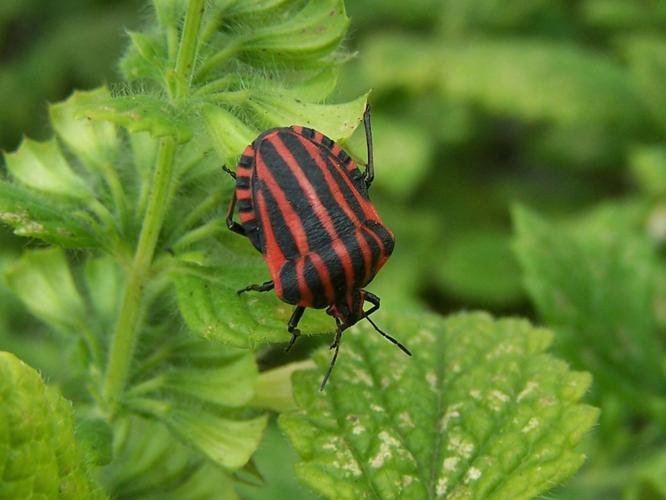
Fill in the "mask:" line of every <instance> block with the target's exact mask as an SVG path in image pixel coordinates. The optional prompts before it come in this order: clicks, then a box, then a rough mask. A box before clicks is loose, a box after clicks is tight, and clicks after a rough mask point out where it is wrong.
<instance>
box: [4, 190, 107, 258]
mask: <svg viewBox="0 0 666 500" xmlns="http://www.w3.org/2000/svg"><path fill="white" fill-rule="evenodd" d="M63 205H64V206H66V207H67V208H70V206H69V205H68V204H66V203H64V204H63ZM0 222H3V223H5V224H7V225H9V226H11V227H13V228H14V233H15V234H17V235H19V236H25V237H30V238H37V239H40V240H43V241H47V242H49V243H55V244H58V245H62V246H64V247H67V248H89V247H95V246H97V245H98V242H99V241H104V239H103V237H101V236H100V235H99V233H98V229H97V227H96V223H95V221H94V220H93V219H92V218H91V217H89V216H87V214H85V212H84V211H83V210H76V209H72V210H63V206H62V205H59V204H58V203H56V202H55V201H54V200H49V199H47V198H45V197H44V196H42V195H41V194H39V193H37V192H35V191H31V190H28V189H25V188H23V187H20V186H18V185H16V184H13V183H10V182H7V181H5V180H3V179H0Z"/></svg>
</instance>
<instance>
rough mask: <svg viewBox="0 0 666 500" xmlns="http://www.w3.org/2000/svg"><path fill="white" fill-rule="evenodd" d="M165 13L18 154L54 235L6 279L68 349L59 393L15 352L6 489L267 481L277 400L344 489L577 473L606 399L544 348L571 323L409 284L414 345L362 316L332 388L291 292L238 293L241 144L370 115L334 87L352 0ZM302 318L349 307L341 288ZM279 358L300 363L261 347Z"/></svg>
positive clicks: (23, 214) (476, 488)
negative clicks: (334, 99)
mask: <svg viewBox="0 0 666 500" xmlns="http://www.w3.org/2000/svg"><path fill="white" fill-rule="evenodd" d="M153 14H154V17H153V19H152V20H151V21H150V22H149V24H148V25H147V26H146V27H145V29H144V30H143V31H141V32H131V33H130V34H129V37H130V39H131V44H130V46H129V48H128V50H127V52H126V54H125V56H124V57H123V59H122V61H121V63H120V71H121V74H122V76H123V80H124V82H125V83H124V86H123V87H121V88H117V89H114V91H113V92H110V91H109V90H107V89H106V88H99V89H96V90H93V91H87V92H75V93H74V94H73V95H72V96H71V97H70V98H69V99H67V100H66V101H64V102H62V103H58V104H54V105H52V106H51V107H50V110H49V111H50V118H51V124H52V127H53V131H54V136H53V138H51V139H49V140H47V141H44V142H37V141H33V140H30V139H26V140H24V141H23V143H22V144H21V146H20V147H19V149H18V150H17V151H16V152H14V153H10V154H7V155H6V156H5V160H6V166H7V170H8V173H9V176H8V178H5V179H2V180H0V221H2V222H4V223H5V224H7V225H9V226H11V227H13V228H14V232H15V233H16V234H17V235H20V236H23V237H26V238H30V239H31V240H33V241H36V242H40V243H38V244H34V245H32V246H31V248H28V249H26V250H24V251H23V252H22V255H21V256H20V257H18V258H16V259H12V260H13V261H12V262H11V263H10V264H7V265H6V273H5V278H6V284H7V286H8V288H9V289H10V290H11V291H12V293H13V296H14V297H15V298H17V299H18V300H20V302H22V304H23V305H24V306H25V308H26V309H27V310H28V311H29V312H30V313H31V315H32V316H33V317H35V318H37V319H39V320H40V321H41V322H42V323H43V324H44V325H46V326H47V328H48V329H49V330H50V331H51V332H52V333H53V344H54V345H55V346H56V348H57V352H59V353H60V354H61V355H62V356H63V360H66V361H67V370H66V375H63V373H62V371H61V372H58V371H57V370H55V369H54V367H50V368H51V369H54V371H53V381H54V382H57V383H58V384H59V385H60V390H61V393H62V395H61V394H59V393H58V389H57V388H55V387H48V386H45V385H44V383H43V381H42V380H40V378H39V376H38V375H37V374H36V373H35V372H34V370H32V369H30V368H28V367H27V366H25V365H24V364H22V362H20V361H18V360H17V358H16V357H14V356H13V355H11V354H2V356H0V371H1V372H2V373H3V376H2V377H1V378H0V394H2V397H3V405H2V406H1V407H0V465H2V467H1V468H0V471H2V475H0V496H3V497H4V496H12V495H16V494H21V495H25V496H29V495H31V494H34V495H37V494H42V493H43V494H45V495H47V496H48V495H51V496H53V495H55V494H56V493H55V492H56V491H58V492H59V494H60V495H63V496H65V497H70V498H82V497H87V496H88V497H89V496H92V495H99V496H105V495H108V496H112V497H114V498H116V497H117V498H141V497H145V498H151V497H152V498H154V497H160V498H165V497H170V498H230V497H233V496H234V495H235V494H236V493H235V491H236V488H238V487H239V486H238V484H239V483H241V482H251V483H256V482H259V483H261V480H262V470H261V469H257V467H256V466H255V464H254V463H253V461H252V456H253V454H254V452H255V451H256V450H257V448H258V447H259V445H260V443H261V441H262V436H263V433H264V430H265V427H266V424H267V420H268V412H269V411H273V412H278V413H280V414H281V417H280V425H281V426H282V428H283V429H284V430H285V431H286V433H287V434H288V435H289V437H290V439H291V440H292V442H293V443H294V447H295V448H296V451H297V452H298V453H299V455H300V459H301V462H299V464H298V465H297V473H298V476H299V477H300V478H301V479H302V480H303V481H304V483H305V484H307V485H309V486H311V487H312V488H313V489H315V490H316V491H318V492H319V493H322V494H325V495H327V496H330V497H343V498H358V497H359V496H380V497H384V496H385V497H395V496H400V495H401V494H403V493H404V494H405V495H408V496H413V497H414V498H428V497H434V496H442V495H445V494H449V495H454V496H458V497H481V496H484V497H496V498H502V497H506V496H507V495H509V496H511V497H513V498H527V497H531V496H534V495H537V494H539V493H541V492H543V491H546V490H548V489H550V488H552V487H553V486H554V485H556V484H558V483H559V482H561V481H563V480H565V479H566V478H568V477H569V476H571V475H572V474H573V473H574V472H575V470H576V469H577V468H578V467H579V466H580V465H581V463H582V461H583V457H584V454H583V452H582V451H580V450H577V449H576V447H577V445H578V443H579V442H580V440H581V438H582V436H583V435H584V434H585V432H586V431H587V430H588V429H589V428H590V427H591V426H592V425H593V423H594V422H595V420H596V417H597V411H596V409H594V408H592V407H590V406H587V405H584V404H581V403H580V399H581V397H582V396H583V394H584V392H585V391H586V389H587V387H588V385H589V383H590V377H589V376H588V375H587V374H585V373H582V372H574V371H571V370H570V369H569V368H568V366H567V365H566V364H565V363H563V362H562V361H559V360H557V359H555V358H554V357H552V356H550V355H548V354H545V353H544V351H545V349H546V348H547V347H548V345H549V343H550V339H551V334H550V333H548V332H546V331H544V330H541V329H537V328H534V327H532V326H530V325H529V324H528V323H527V322H525V321H521V320H499V321H495V320H493V319H492V318H490V317H489V316H488V315H485V314H461V315H459V316H455V317H451V318H448V319H443V318H441V317H438V316H431V315H429V314H426V313H424V312H423V309H422V306H419V305H417V303H416V301H412V302H411V303H412V304H413V305H411V306H410V307H406V308H405V310H404V311H402V312H401V313H398V312H388V311H387V312H383V313H382V314H381V316H380V318H381V320H382V322H383V324H384V325H385V327H386V328H387V329H390V330H391V331H395V332H401V334H400V338H401V339H404V340H405V342H406V343H407V344H408V345H409V346H410V347H411V348H412V349H413V350H414V352H415V356H414V359H413V360H411V361H405V360H404V359H402V358H401V357H400V356H401V355H400V353H399V352H396V351H395V350H393V348H392V346H390V345H387V344H385V343H384V342H382V340H381V339H380V338H379V337H378V336H375V335H374V334H372V333H371V332H370V331H369V330H367V329H366V328H364V327H363V326H359V327H357V328H355V329H354V330H352V331H350V332H349V333H345V336H344V339H343V347H342V353H341V359H340V364H339V366H338V368H337V370H336V373H335V377H334V379H333V380H332V381H331V383H330V384H329V388H328V389H327V391H326V392H325V393H324V394H322V393H320V392H318V390H317V387H318V384H317V378H318V377H320V376H321V373H322V370H321V368H322V367H321V365H322V364H323V363H324V362H325V356H324V355H323V353H324V352H326V351H325V350H319V351H317V352H316V353H315V354H314V358H315V361H316V362H317V366H316V367H315V366H314V365H313V363H311V362H307V361H306V362H305V363H303V362H291V363H290V358H287V357H284V356H280V357H279V358H278V357H276V356H273V355H272V353H273V350H274V348H273V346H274V345H275V343H277V342H284V341H286V340H288V338H289V335H288V334H287V332H286V328H285V326H284V325H285V322H286V319H287V318H288V316H289V312H290V311H289V310H288V308H287V307H286V306H285V305H284V304H282V303H280V302H279V301H278V300H277V299H275V298H274V297H273V296H272V295H267V296H262V297H261V298H257V297H253V296H248V297H238V296H237V295H236V293H235V290H237V289H238V288H240V287H242V286H244V285H246V284H247V283H249V282H257V281H261V280H262V279H263V278H264V277H265V273H266V270H265V265H264V263H263V261H262V259H261V257H260V256H259V255H257V254H256V253H255V252H254V251H253V250H252V249H251V247H250V245H249V244H248V243H247V242H246V241H243V239H242V238H239V237H237V236H236V235H233V234H230V233H229V232H228V231H227V230H226V227H225V226H224V222H223V218H222V214H223V212H224V206H223V205H224V202H225V200H227V199H228V198H229V196H230V193H231V188H232V183H231V182H229V180H228V179H227V178H226V177H225V176H224V175H223V174H222V173H221V169H220V166H221V165H222V164H225V163H226V164H228V165H233V164H234V163H235V162H236V160H237V158H238V156H239V154H240V152H241V151H242V150H243V148H244V147H245V146H246V145H247V144H248V143H249V142H250V141H251V140H252V139H253V138H254V137H255V136H256V134H257V133H258V132H259V131H261V130H263V129H266V128H269V127H272V126H285V125H290V124H294V123H298V124H302V125H307V126H310V127H313V128H316V129H318V130H321V131H322V132H324V133H325V134H327V135H329V136H330V137H332V138H334V139H335V140H338V141H345V140H347V139H348V138H349V137H350V136H351V134H352V132H353V131H354V129H355V128H356V126H357V125H358V123H359V122H360V119H361V114H362V111H363V109H364V106H365V102H366V97H365V96H362V97H360V98H357V99H354V100H351V101H349V102H347V103H344V104H335V105H332V104H322V103H321V100H322V99H323V98H324V97H326V96H327V95H329V94H330V93H331V92H332V91H333V89H334V87H335V83H336V75H337V71H338V67H339V66H340V65H341V64H342V63H343V62H344V61H345V60H346V59H347V58H348V57H349V56H348V54H347V53H346V52H345V51H343V50H342V49H340V42H341V40H342V38H343V36H344V34H345V31H346V28H347V25H348V22H349V21H348V18H347V16H346V13H345V9H344V5H343V3H342V1H341V0H324V1H320V2H307V3H305V2H302V1H300V0H252V1H244V2H234V1H225V0H218V1H216V2H207V3H204V2H203V0H189V1H187V2H185V1H180V0H154V2H153ZM396 186H398V187H396V188H395V189H400V187H399V185H398V184H397V183H396ZM400 195H401V194H399V196H400ZM389 214H390V211H389ZM405 288H407V287H405ZM396 296H400V295H396ZM410 309H413V312H410V311H409V310H410ZM301 325H302V330H303V331H304V332H305V333H306V334H309V335H312V334H315V333H323V332H327V331H330V329H331V324H330V318H327V317H326V316H325V315H324V314H323V313H322V312H321V311H319V312H316V311H308V313H307V315H306V317H305V319H304V321H303V323H302V324H301ZM302 342H305V341H302ZM278 348H279V346H278ZM267 358H270V359H273V360H274V359H279V363H281V364H283V365H284V366H280V367H277V368H273V369H263V370H260V369H259V366H260V365H259V363H258V362H259V361H264V360H265V359H267ZM48 368H49V367H44V369H45V370H47V369H48ZM296 371H297V372H298V373H296V375H294V381H295V383H294V387H293V395H292V385H291V375H292V374H293V372H296ZM5 374H7V375H5ZM64 398H67V399H68V400H70V401H71V402H72V405H73V408H72V407H70V405H69V403H67V400H66V399H64ZM5 401H6V402H8V404H4V402H5ZM26 414H28V415H34V418H28V419H25V421H24V422H23V425H24V426H17V425H16V423H17V422H20V421H21V419H22V417H23V416H25V415H26ZM270 487H271V485H270V484H268V485H267V486H266V487H265V488H266V490H265V491H266V492H267V493H266V494H269V492H270ZM70 492H71V493H70Z"/></svg>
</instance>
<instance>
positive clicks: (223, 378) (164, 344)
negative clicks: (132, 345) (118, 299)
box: [125, 325, 266, 469]
mask: <svg viewBox="0 0 666 500" xmlns="http://www.w3.org/2000/svg"><path fill="white" fill-rule="evenodd" d="M157 345H159V348H156V347H155V346H157ZM138 351H139V352H140V353H143V355H141V356H140V357H139V359H138V360H137V365H136V370H135V372H134V373H133V375H132V377H131V380H130V383H129V387H128V389H127V394H126V397H125V404H126V405H127V407H128V408H129V409H131V410H133V411H134V412H135V413H138V414H140V415H143V416H150V417H152V418H153V419H155V420H157V421H159V422H161V423H162V424H164V425H165V426H166V427H167V428H168V429H169V430H170V431H171V432H172V433H173V435H174V436H176V437H177V438H178V439H180V440H181V441H182V442H183V443H184V444H185V445H187V446H189V447H191V448H194V449H196V450H198V451H199V452H200V453H202V454H203V455H205V456H207V457H208V458H209V459H210V460H211V461H213V462H214V463H216V464H217V465H220V466H222V467H225V468H227V469H238V468H240V467H243V466H244V465H245V464H246V463H247V462H248V460H249V459H250V457H251V455H252V453H253V452H254V450H255V449H256V448H257V446H258V445H259V442H260V440H261V435H262V432H263V428H264V426H265V424H266V417H265V416H257V412H254V411H252V412H251V411H248V409H247V405H248V403H249V402H250V401H251V400H252V398H253V396H254V388H255V385H256V383H257V373H258V370H257V364H256V360H255V357H254V355H253V354H252V353H251V352H249V351H247V350H240V349H233V348H230V347H228V346H226V345H223V344H221V343H219V342H215V341H211V340H204V339H200V338H197V337H194V336H192V335H191V333H189V332H187V331H185V332H181V333H176V334H174V332H173V331H172V330H171V329H169V328H168V325H161V326H160V327H156V328H155V329H154V330H153V331H148V332H145V333H144V335H143V337H142V338H141V345H140V346H139V348H138Z"/></svg>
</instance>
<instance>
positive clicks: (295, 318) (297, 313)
mask: <svg viewBox="0 0 666 500" xmlns="http://www.w3.org/2000/svg"><path fill="white" fill-rule="evenodd" d="M304 312H305V307H303V306H296V309H294V312H293V313H292V315H291V318H289V322H288V323H287V330H288V331H289V333H291V340H290V341H289V345H288V346H287V348H286V349H285V352H289V351H290V350H291V348H292V347H293V346H294V343H295V342H296V339H297V338H298V336H299V335H300V334H301V331H300V330H299V329H298V328H296V327H297V326H298V322H299V321H300V320H301V318H302V317H303V313H304Z"/></svg>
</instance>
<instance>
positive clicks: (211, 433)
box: [163, 409, 267, 470]
mask: <svg viewBox="0 0 666 500" xmlns="http://www.w3.org/2000/svg"><path fill="white" fill-rule="evenodd" d="M266 419H267V417H266V416H261V417H256V418H253V419H248V420H236V419H228V418H224V417H220V416H219V415H216V414H214V413H211V412H207V411H205V410H202V409H192V410H175V411H172V412H169V413H168V414H167V415H165V416H164V420H163V421H164V422H165V424H166V425H167V426H169V427H170V428H171V430H172V431H173V432H174V433H175V434H176V435H178V436H181V438H182V439H183V440H184V441H185V442H186V443H190V444H191V445H193V446H195V447H196V448H197V449H198V450H200V451H201V452H202V453H204V454H205V455H206V456H207V457H208V458H210V459H211V460H212V461H213V462H215V463H216V464H219V465H221V466H222V467H226V468H228V469H231V470H235V469H239V468H241V467H243V466H244V465H245V464H246V463H247V462H248V460H249V459H250V457H251V456H252V454H253V453H254V451H255V450H256V449H257V447H258V446H259V443H260V442H261V437H262V435H263V432H264V428H265V427H266Z"/></svg>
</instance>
